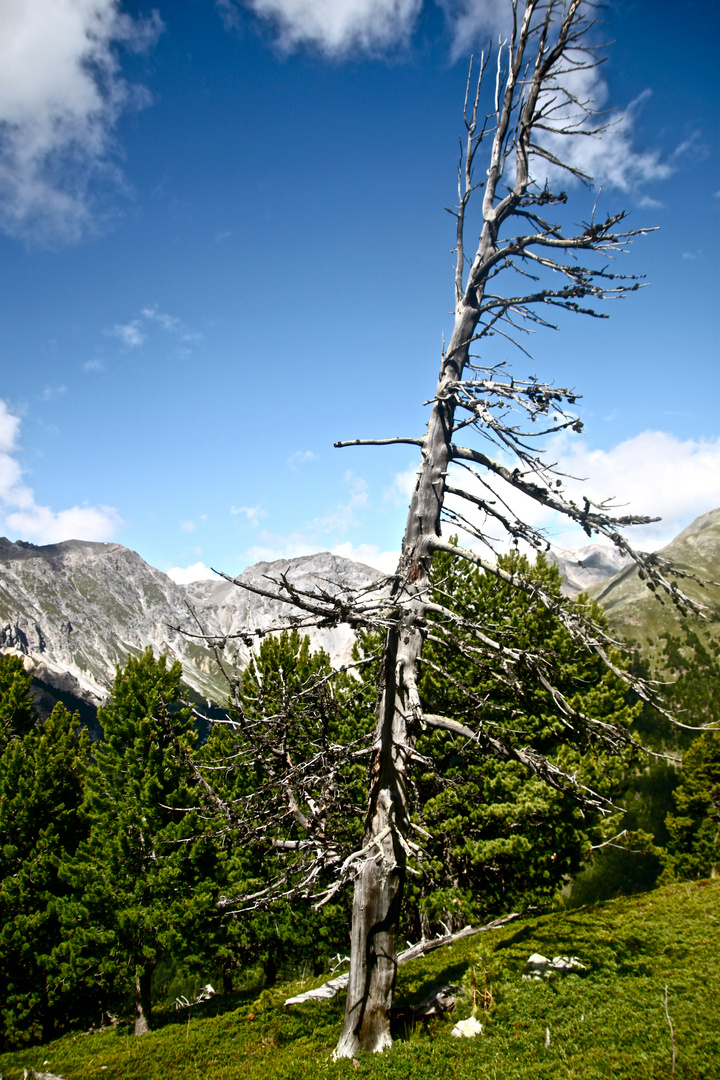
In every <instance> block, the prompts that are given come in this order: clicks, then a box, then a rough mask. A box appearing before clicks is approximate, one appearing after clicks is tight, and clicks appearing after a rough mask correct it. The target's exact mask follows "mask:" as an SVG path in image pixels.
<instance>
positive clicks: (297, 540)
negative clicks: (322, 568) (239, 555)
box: [245, 532, 327, 565]
mask: <svg viewBox="0 0 720 1080" xmlns="http://www.w3.org/2000/svg"><path fill="white" fill-rule="evenodd" d="M318 551H327V548H326V547H325V548H324V547H323V546H322V545H319V544H316V543H313V542H312V540H308V538H307V537H306V536H303V535H302V534H301V533H293V534H292V535H290V536H279V535H276V534H273V533H268V532H263V533H262V535H261V537H260V542H259V543H257V544H253V545H252V547H249V548H248V549H247V551H246V552H245V560H246V561H247V564H248V565H251V564H252V563H256V562H275V561H276V559H297V558H299V557H300V556H301V555H316V554H317V552H318Z"/></svg>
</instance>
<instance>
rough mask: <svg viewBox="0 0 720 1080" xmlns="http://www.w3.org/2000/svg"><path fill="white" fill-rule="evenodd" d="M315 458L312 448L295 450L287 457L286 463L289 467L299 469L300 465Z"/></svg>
mask: <svg viewBox="0 0 720 1080" xmlns="http://www.w3.org/2000/svg"><path fill="white" fill-rule="evenodd" d="M316 458H317V454H315V453H313V451H312V450H295V451H294V452H293V453H292V454H290V456H289V457H288V459H287V463H288V465H289V466H290V468H291V469H293V470H296V469H299V468H300V466H301V465H305V464H307V462H308V461H314V460H315V459H316Z"/></svg>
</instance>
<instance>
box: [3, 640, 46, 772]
mask: <svg viewBox="0 0 720 1080" xmlns="http://www.w3.org/2000/svg"><path fill="white" fill-rule="evenodd" d="M31 687H32V674H31V673H30V672H29V671H26V670H25V666H24V664H23V662H22V658H21V657H19V656H14V655H13V654H12V653H4V654H3V655H0V752H1V751H2V750H4V749H5V747H6V746H7V744H8V742H9V741H10V740H11V739H20V738H22V736H23V735H25V734H26V733H27V732H28V731H30V729H31V728H32V727H33V725H34V724H35V723H37V716H36V714H35V710H34V707H33V702H32V696H31Z"/></svg>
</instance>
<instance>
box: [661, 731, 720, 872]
mask: <svg viewBox="0 0 720 1080" xmlns="http://www.w3.org/2000/svg"><path fill="white" fill-rule="evenodd" d="M675 805H676V807H677V813H676V814H669V815H668V817H667V828H668V832H669V834H670V837H669V840H668V851H669V853H670V866H671V869H672V872H673V873H674V875H675V876H676V877H678V878H680V879H681V880H686V879H688V878H700V877H708V876H709V875H710V874H714V875H717V874H718V873H720V733H718V732H707V733H706V734H704V735H701V736H700V737H699V738H697V739H695V741H694V742H693V744H692V746H691V747H690V749H689V750H688V751H687V753H686V754H685V757H684V759H683V767H682V782H681V783H680V786H679V787H678V788H677V790H676V791H675Z"/></svg>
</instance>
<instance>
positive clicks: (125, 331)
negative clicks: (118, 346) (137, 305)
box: [107, 319, 147, 349]
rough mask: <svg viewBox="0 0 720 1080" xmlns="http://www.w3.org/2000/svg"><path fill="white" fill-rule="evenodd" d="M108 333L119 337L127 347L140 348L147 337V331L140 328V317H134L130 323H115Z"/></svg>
mask: <svg viewBox="0 0 720 1080" xmlns="http://www.w3.org/2000/svg"><path fill="white" fill-rule="evenodd" d="M107 334H108V335H109V336H110V337H116V338H118V339H119V340H120V341H121V342H122V343H123V345H124V346H125V348H126V349H139V348H140V346H141V345H142V344H143V342H144V341H145V338H146V337H147V334H146V333H145V331H144V330H141V329H140V320H139V319H133V320H132V321H131V322H129V323H115V325H114V326H111V327H110V329H109V330H108V331H107Z"/></svg>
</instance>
